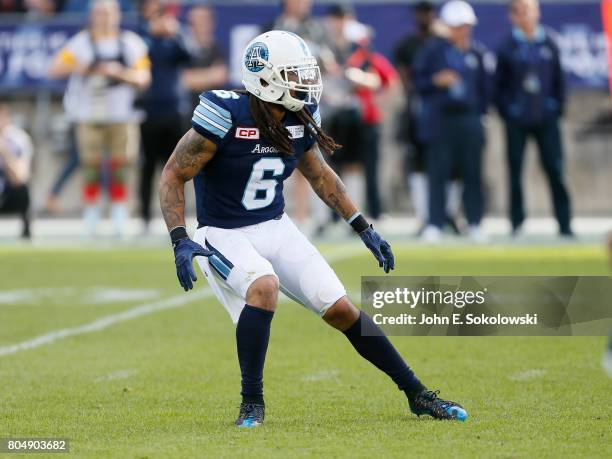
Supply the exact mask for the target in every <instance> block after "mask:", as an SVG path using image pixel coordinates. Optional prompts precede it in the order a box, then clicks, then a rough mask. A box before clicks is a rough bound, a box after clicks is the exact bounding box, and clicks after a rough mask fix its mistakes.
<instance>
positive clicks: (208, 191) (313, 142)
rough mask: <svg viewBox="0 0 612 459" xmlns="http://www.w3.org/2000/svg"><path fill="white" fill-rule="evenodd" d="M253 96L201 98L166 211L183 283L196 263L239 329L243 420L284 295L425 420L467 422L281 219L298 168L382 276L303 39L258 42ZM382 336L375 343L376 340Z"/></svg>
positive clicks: (258, 404)
mask: <svg viewBox="0 0 612 459" xmlns="http://www.w3.org/2000/svg"><path fill="white" fill-rule="evenodd" d="M242 75H243V80H242V82H243V84H244V86H245V88H246V91H208V92H204V93H203V94H202V95H201V96H200V103H199V104H198V106H197V107H196V108H195V111H194V113H193V118H192V129H191V130H189V131H188V132H187V133H186V134H185V136H184V137H183V138H182V139H181V140H180V142H179V143H178V145H177V146H176V148H175V150H174V152H173V153H172V156H171V157H170V159H169V160H168V162H167V164H166V166H165V168H164V171H163V174H162V177H161V186H160V202H161V208H162V212H163V215H164V218H165V220H166V224H167V226H168V230H169V232H170V237H171V240H172V244H173V247H174V254H175V261H176V269H177V275H178V278H179V281H180V284H181V286H182V287H183V288H184V289H185V290H186V291H187V290H190V289H191V288H193V281H195V280H196V274H195V271H194V268H193V264H192V260H193V258H194V257H197V258H196V260H197V262H198V264H199V266H200V268H201V270H202V271H203V272H204V274H205V275H206V277H207V279H208V282H209V284H210V286H211V288H212V290H213V291H214V293H215V295H216V296H217V298H218V299H219V301H220V302H221V303H222V304H223V305H224V306H225V308H226V309H227V311H228V312H229V314H230V316H231V318H232V320H233V321H234V323H236V341H237V348H238V360H239V364H240V370H241V374H242V391H241V394H242V403H241V406H240V413H239V415H238V419H237V420H236V424H237V425H238V426H240V427H254V426H258V425H260V424H261V423H262V422H263V420H264V399H263V368H264V360H265V357H266V350H267V347H268V339H269V336H270V324H271V322H272V318H273V317H274V310H275V309H276V305H277V297H278V292H279V290H280V291H282V292H283V293H285V294H286V295H287V296H288V297H289V298H291V299H293V300H295V301H296V302H298V303H300V304H302V305H304V306H305V307H306V308H308V309H310V310H312V311H313V312H315V313H316V314H318V315H320V316H321V317H322V318H323V320H324V321H325V322H327V323H328V324H329V325H331V326H332V327H334V328H336V329H338V330H340V331H341V332H342V333H344V335H345V336H346V337H347V338H348V340H349V341H350V343H351V344H352V345H353V347H354V348H355V350H356V351H357V352H358V353H359V354H360V355H361V356H363V357H364V358H365V359H366V360H368V361H370V362H371V363H372V364H373V365H375V366H376V367H377V368H379V369H380V370H381V371H383V372H385V373H386V374H387V375H388V376H389V377H390V378H391V379H392V380H393V381H394V382H395V383H396V384H397V386H398V387H399V388H400V390H402V391H404V392H405V394H406V396H407V398H408V402H409V406H410V409H411V410H412V412H413V413H415V414H417V415H421V414H428V415H431V416H433V417H435V418H439V419H456V420H462V421H463V420H465V419H466V417H467V413H466V411H465V410H464V409H463V408H462V407H461V406H460V405H459V404H457V403H455V402H450V401H446V400H443V399H441V398H439V397H438V395H437V392H434V391H430V390H427V389H426V387H425V386H424V385H423V384H422V383H421V382H420V381H419V379H417V377H416V376H415V375H414V373H413V372H412V370H411V369H410V368H409V367H408V365H407V364H406V363H405V362H404V360H403V359H402V357H401V356H400V355H399V353H398V352H397V351H396V350H395V348H394V347H393V345H392V344H391V342H390V341H389V340H388V339H387V337H385V336H384V334H383V333H382V331H380V329H379V328H378V327H377V326H376V325H375V324H374V322H373V321H372V319H370V317H368V315H367V314H365V313H363V312H360V311H359V309H357V308H356V307H355V306H354V305H353V304H352V303H351V301H350V300H349V299H348V297H347V295H346V291H345V289H344V287H343V285H342V283H341V282H340V280H339V279H338V277H337V276H336V273H335V272H334V271H333V270H332V268H331V267H330V266H329V265H328V264H327V262H326V261H325V260H324V259H323V257H322V256H321V254H320V253H319V252H318V251H317V249H316V248H315V247H314V246H313V245H312V244H311V243H310V242H309V241H308V240H307V239H306V237H305V236H304V235H303V234H302V233H301V232H300V231H299V230H298V229H297V228H296V226H295V225H294V224H293V222H292V221H291V219H290V218H289V217H288V216H287V215H286V214H285V213H284V212H283V209H284V200H283V182H284V180H285V179H287V178H288V177H289V176H290V175H291V173H292V172H293V170H294V169H296V168H297V169H299V170H300V172H301V173H302V174H303V175H304V177H306V179H307V180H308V182H309V183H310V184H311V186H312V188H313V189H314V191H315V192H316V193H317V194H318V196H319V197H320V198H321V199H322V200H323V201H324V202H325V203H326V204H327V205H328V206H329V207H330V208H332V209H333V210H335V211H336V212H338V213H339V214H340V215H341V216H342V217H343V218H344V219H345V220H346V221H347V223H348V224H349V225H351V226H352V227H353V229H354V230H355V232H356V233H357V234H358V235H359V237H360V238H361V239H362V241H363V242H364V244H365V245H366V247H367V248H368V249H369V250H370V251H371V252H372V253H373V254H374V257H375V258H376V260H377V261H378V263H379V266H380V267H381V268H383V269H384V271H385V272H386V273H388V272H389V271H390V270H392V269H393V267H394V260H393V253H392V252H391V247H390V246H389V244H388V243H387V242H386V241H385V240H384V239H383V238H382V237H381V236H380V235H379V234H378V233H377V232H376V231H375V230H374V229H373V228H372V226H371V225H370V224H368V222H367V221H366V219H365V217H364V216H363V215H362V214H361V213H360V212H359V211H358V209H357V208H356V206H355V204H354V203H353V201H351V199H350V198H349V197H348V196H347V193H346V189H345V187H344V185H343V183H342V181H341V180H340V179H339V178H338V176H337V175H336V174H335V173H334V172H333V171H332V169H331V168H330V167H329V166H328V165H327V163H326V162H325V160H324V158H323V156H322V153H321V150H323V152H325V153H327V154H331V153H332V152H333V151H334V150H335V149H337V148H339V145H337V144H336V143H335V142H334V140H333V139H332V138H330V137H329V136H327V135H326V134H325V133H324V132H323V131H322V130H321V127H320V120H321V117H320V114H319V110H318V102H319V99H320V97H321V92H322V89H323V85H322V82H321V74H320V70H319V66H318V65H317V61H316V59H315V58H314V57H313V56H312V54H311V52H310V50H309V49H308V46H307V45H306V43H305V42H304V40H302V39H301V38H300V37H299V36H297V35H295V34H293V33H290V32H284V31H271V32H266V33H264V34H262V35H259V36H258V37H256V38H255V39H253V40H252V41H251V42H250V43H249V44H248V46H247V48H246V50H245V52H244V55H243V59H242ZM191 179H193V181H194V187H195V191H196V206H197V219H198V229H197V231H196V232H195V235H194V237H193V240H192V239H190V238H189V236H188V235H187V231H186V229H185V215H184V208H185V199H184V187H185V183H186V182H188V181H189V180H191ZM372 335H376V336H372Z"/></svg>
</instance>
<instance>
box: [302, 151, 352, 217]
mask: <svg viewBox="0 0 612 459" xmlns="http://www.w3.org/2000/svg"><path fill="white" fill-rule="evenodd" d="M298 169H299V170H300V172H301V173H302V174H303V175H304V177H306V180H308V181H309V182H310V186H312V189H313V190H314V191H315V193H317V195H318V196H319V197H320V198H321V199H322V200H323V202H324V203H325V204H327V205H328V206H329V207H330V208H331V209H333V210H335V211H336V212H337V213H338V214H339V215H340V216H341V217H342V218H344V219H345V220H346V219H348V218H350V217H351V216H352V215H353V214H355V212H357V206H355V203H353V201H352V200H351V198H350V197H349V196H348V194H347V193H346V187H345V186H344V183H342V180H340V177H338V176H337V175H336V173H335V172H334V171H333V169H332V168H331V167H330V166H329V164H327V162H326V161H325V159H324V158H323V155H322V154H321V151H320V150H319V147H318V146H317V144H315V145H314V146H313V147H312V148H311V149H310V150H308V151H307V152H306V153H304V156H302V158H301V159H300V162H299V164H298Z"/></svg>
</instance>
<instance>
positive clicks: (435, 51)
mask: <svg viewBox="0 0 612 459" xmlns="http://www.w3.org/2000/svg"><path fill="white" fill-rule="evenodd" d="M486 56H487V50H486V49H485V48H484V47H483V46H482V45H480V44H479V43H476V42H472V43H471V45H470V48H469V49H468V50H467V51H465V52H464V51H460V50H459V49H457V48H456V47H455V46H453V45H452V44H451V43H450V42H449V41H448V40H446V39H444V38H439V37H433V38H430V39H429V40H428V41H427V42H426V43H425V45H424V46H423V47H422V48H421V50H420V51H419V52H418V53H417V55H416V57H415V59H414V62H413V66H412V74H413V82H414V85H415V87H416V89H417V91H418V93H419V96H420V99H421V102H422V103H421V112H420V113H419V114H418V117H419V120H418V123H417V125H418V126H417V130H418V136H419V139H420V140H421V141H430V140H432V139H434V138H436V137H437V136H439V135H440V129H441V120H442V119H443V118H444V117H445V116H446V115H449V114H457V113H466V114H467V113H469V114H475V115H480V114H484V113H485V112H486V111H487V107H488V105H489V102H490V96H491V94H490V93H491V80H492V78H491V73H492V68H491V66H490V65H488V62H487V59H486ZM444 69H450V70H453V71H455V72H456V73H457V74H459V76H460V80H459V82H458V83H456V84H455V85H453V86H451V87H449V88H439V87H437V86H436V85H435V84H434V82H433V76H434V75H435V74H436V73H438V72H440V71H441V70H444Z"/></svg>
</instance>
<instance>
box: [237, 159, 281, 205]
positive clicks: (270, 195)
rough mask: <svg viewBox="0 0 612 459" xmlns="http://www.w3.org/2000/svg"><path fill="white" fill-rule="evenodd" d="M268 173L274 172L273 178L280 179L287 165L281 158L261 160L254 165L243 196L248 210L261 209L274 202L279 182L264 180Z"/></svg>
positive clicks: (272, 179)
mask: <svg viewBox="0 0 612 459" xmlns="http://www.w3.org/2000/svg"><path fill="white" fill-rule="evenodd" d="M266 171H269V172H272V177H278V176H279V175H282V174H283V172H284V171H285V164H284V163H283V161H282V160H281V159H280V158H261V159H260V160H259V161H257V162H256V163H255V164H253V172H251V177H249V181H248V183H247V185H246V188H245V189H244V194H243V195H242V205H243V206H244V208H245V209H246V210H255V209H261V208H263V207H266V206H269V205H270V204H272V202H273V201H274V195H275V194H276V185H277V184H278V180H276V179H274V178H268V179H264V174H265V173H266ZM262 193H263V194H264V195H263V196H261V195H262Z"/></svg>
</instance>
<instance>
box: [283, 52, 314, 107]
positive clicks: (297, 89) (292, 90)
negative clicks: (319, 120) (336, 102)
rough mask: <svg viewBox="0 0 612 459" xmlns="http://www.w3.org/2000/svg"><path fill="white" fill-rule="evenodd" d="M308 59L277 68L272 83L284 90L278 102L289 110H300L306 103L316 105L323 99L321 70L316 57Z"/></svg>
mask: <svg viewBox="0 0 612 459" xmlns="http://www.w3.org/2000/svg"><path fill="white" fill-rule="evenodd" d="M308 61H309V62H305V63H302V64H297V65H296V64H291V65H283V66H277V67H276V68H275V72H274V77H275V78H273V79H272V81H271V83H272V84H275V85H276V86H278V87H279V88H280V89H282V90H283V96H282V97H281V98H280V99H279V102H278V103H280V104H282V105H283V106H285V108H287V109H289V110H292V111H299V110H301V109H302V107H303V106H304V105H316V104H318V103H319V101H320V100H321V94H322V93H323V83H322V81H321V70H320V69H319V66H318V64H317V61H316V59H315V58H314V57H313V58H310V59H308Z"/></svg>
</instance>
